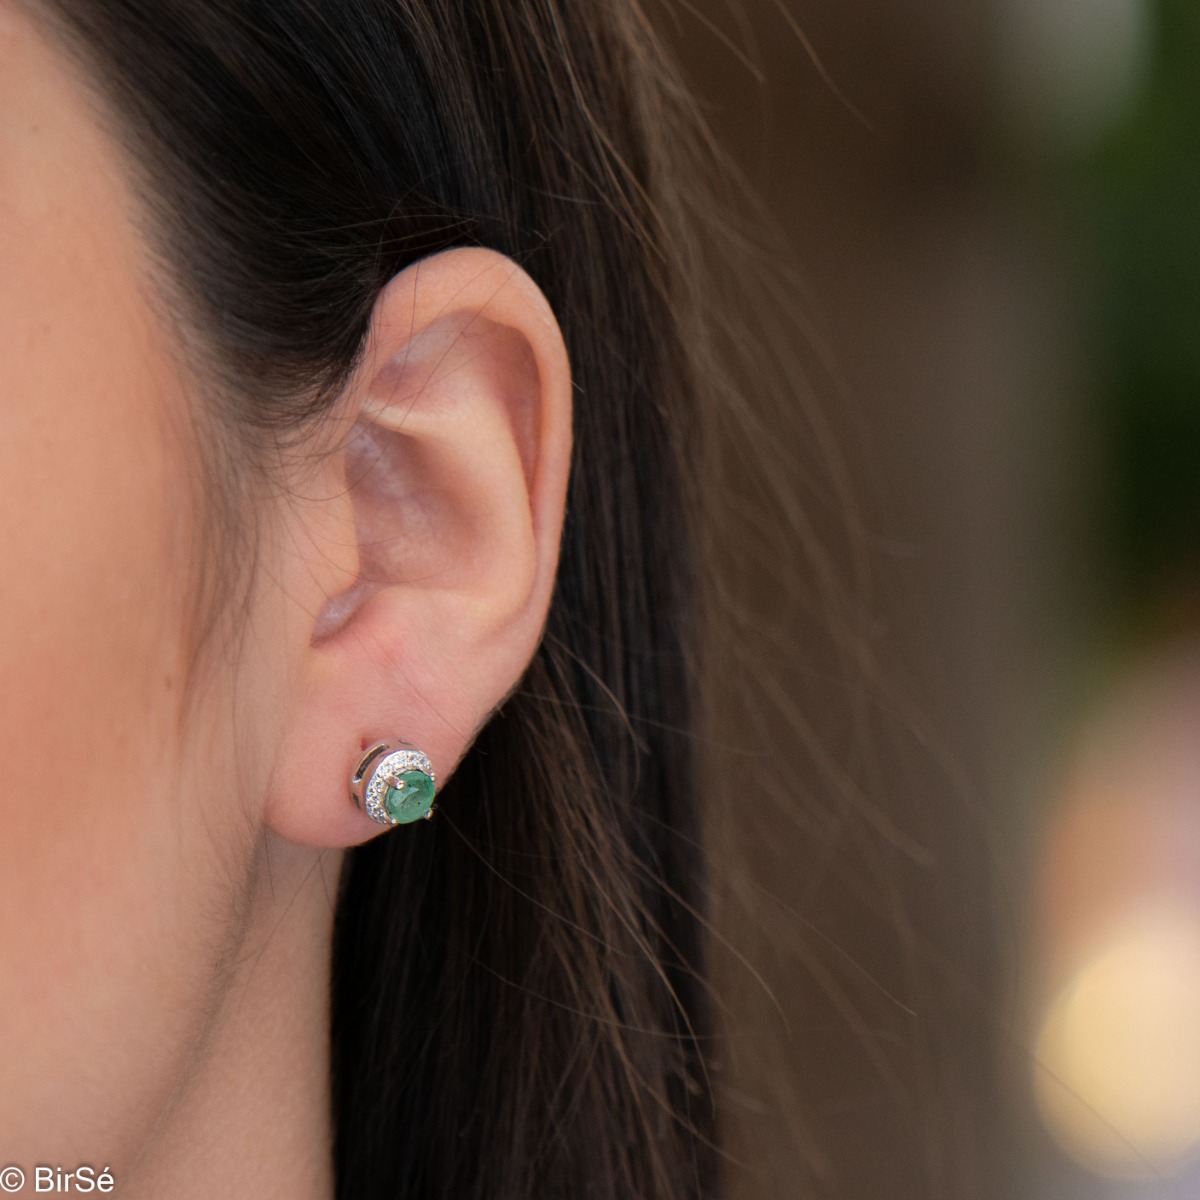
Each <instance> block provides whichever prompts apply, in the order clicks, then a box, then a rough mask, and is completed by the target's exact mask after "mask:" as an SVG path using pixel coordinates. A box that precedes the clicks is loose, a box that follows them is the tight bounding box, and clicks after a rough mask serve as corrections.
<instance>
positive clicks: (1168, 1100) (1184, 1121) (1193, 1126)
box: [1035, 906, 1200, 1178]
mask: <svg viewBox="0 0 1200 1200" xmlns="http://www.w3.org/2000/svg"><path fill="white" fill-rule="evenodd" d="M1035 1071H1036V1079H1035V1085H1036V1091H1037V1098H1038V1105H1039V1108H1040V1110H1041V1113H1042V1116H1043V1119H1044V1120H1045V1122H1046V1125H1047V1127H1048V1128H1049V1129H1050V1131H1051V1132H1052V1133H1053V1134H1054V1135H1055V1137H1056V1138H1057V1139H1058V1141H1059V1142H1060V1143H1061V1145H1062V1146H1063V1148H1064V1149H1065V1150H1066V1151H1067V1152H1068V1153H1070V1154H1071V1155H1072V1156H1073V1157H1074V1158H1075V1159H1077V1160H1078V1161H1079V1162H1081V1163H1082V1164H1083V1165H1084V1166H1086V1167H1088V1168H1089V1169H1090V1170H1092V1171H1094V1172H1096V1173H1097V1174H1101V1175H1107V1176H1112V1177H1126V1178H1137V1177H1153V1176H1156V1175H1160V1174H1163V1173H1169V1172H1172V1171H1174V1170H1176V1169H1177V1168H1178V1167H1179V1166H1180V1165H1181V1163H1182V1162H1183V1161H1186V1160H1187V1159H1189V1158H1191V1157H1192V1156H1193V1155H1194V1154H1196V1152H1197V1150H1200V909H1195V910H1188V909H1183V908H1178V907H1173V906H1172V907H1159V908H1152V909H1148V910H1146V911H1143V912H1142V913H1140V914H1138V915H1137V916H1136V917H1130V918H1128V919H1127V920H1126V921H1125V922H1123V923H1122V925H1121V927H1120V929H1119V930H1117V931H1116V932H1115V934H1114V936H1112V937H1111V939H1109V940H1108V941H1107V943H1106V944H1105V945H1104V947H1103V949H1102V950H1101V951H1100V952H1099V953H1098V954H1096V955H1095V956H1094V957H1093V958H1092V959H1091V960H1090V961H1089V962H1088V963H1087V965H1086V966H1084V968H1083V969H1082V970H1081V971H1079V972H1078V974H1077V975H1076V976H1075V978H1074V979H1072V980H1071V982H1070V983H1069V984H1068V985H1067V986H1066V987H1065V988H1064V989H1063V990H1062V992H1061V993H1060V994H1059V996H1058V998H1057V999H1056V1000H1055V1001H1054V1003H1053V1004H1052V1005H1051V1006H1050V1009H1049V1011H1048V1013H1047V1015H1046V1018H1045V1021H1044V1023H1043V1025H1042V1029H1041V1034H1040V1037H1039V1039H1038V1044H1037V1066H1036V1068H1035Z"/></svg>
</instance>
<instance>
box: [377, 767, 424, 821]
mask: <svg viewBox="0 0 1200 1200" xmlns="http://www.w3.org/2000/svg"><path fill="white" fill-rule="evenodd" d="M383 807H384V808H385V809H386V810H387V815H388V816H389V817H391V819H392V820H393V821H394V822H395V823H396V824H397V825H407V824H408V823H409V821H419V820H420V819H421V818H422V817H427V816H429V812H430V810H431V809H432V808H433V780H432V779H430V778H429V776H428V775H426V774H425V772H424V771H405V772H403V773H402V774H400V775H397V776H396V778H395V779H393V780H392V786H391V787H389V788H388V790H387V791H386V792H385V793H384V797H383Z"/></svg>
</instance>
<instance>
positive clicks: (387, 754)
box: [350, 738, 437, 825]
mask: <svg viewBox="0 0 1200 1200" xmlns="http://www.w3.org/2000/svg"><path fill="white" fill-rule="evenodd" d="M436 793H437V776H436V775H434V773H433V764H432V763H431V762H430V761H429V759H428V758H426V757H425V755H424V754H422V753H421V751H420V750H415V749H413V747H412V746H410V745H409V744H408V743H407V742H402V741H400V740H399V739H398V738H393V739H391V740H386V741H381V742H376V743H375V744H374V745H373V746H371V747H370V749H368V750H366V751H364V752H363V757H362V759H361V760H360V761H359V764H358V766H357V767H355V769H354V774H353V775H351V777H350V799H351V800H353V801H354V804H355V806H356V807H358V808H361V809H362V810H363V811H364V812H365V813H366V814H367V816H368V817H370V818H371V820H372V821H378V822H379V824H380V825H408V824H410V823H411V822H413V821H420V820H422V819H425V820H428V819H429V818H430V817H432V816H433V809H434V797H435V795H436Z"/></svg>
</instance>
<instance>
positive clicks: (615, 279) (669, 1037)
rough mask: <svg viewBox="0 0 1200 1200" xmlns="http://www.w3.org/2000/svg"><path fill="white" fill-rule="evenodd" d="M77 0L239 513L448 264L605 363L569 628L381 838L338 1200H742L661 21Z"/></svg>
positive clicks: (392, 5) (582, 457)
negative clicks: (509, 266)
mask: <svg viewBox="0 0 1200 1200" xmlns="http://www.w3.org/2000/svg"><path fill="white" fill-rule="evenodd" d="M44 9H45V11H46V13H48V14H49V16H50V19H51V21H52V24H53V26H54V27H55V28H56V29H57V31H58V33H59V34H60V35H61V36H63V37H65V39H66V41H67V44H68V45H69V47H70V48H71V49H72V50H73V52H74V53H75V54H76V55H77V56H79V57H81V58H82V59H83V60H84V62H85V63H86V65H87V66H88V68H89V70H90V74H91V77H92V78H94V79H95V80H96V81H98V83H99V86H100V89H101V91H102V93H103V95H104V97H105V99H106V101H107V102H108V105H107V106H108V107H109V108H110V109H111V111H112V112H113V113H114V114H116V117H117V121H116V126H117V128H116V132H117V133H118V135H119V137H120V138H121V139H122V140H123V142H124V143H125V145H126V146H127V148H128V149H129V151H130V158H131V161H132V163H133V168H134V173H135V178H136V179H138V180H139V181H140V185H141V193H142V199H143V201H144V205H145V210H146V212H147V213H148V214H149V215H150V216H149V221H148V227H147V233H148V235H149V240H150V244H151V245H152V246H153V247H154V248H155V250H156V251H157V253H158V256H159V259H160V265H161V268H162V274H163V278H164V280H165V281H166V285H165V286H166V291H167V292H168V293H169V294H170V295H171V297H172V300H173V305H172V307H173V310H174V311H177V313H178V315H179V317H180V320H179V325H180V328H181V331H182V336H183V337H184V339H185V341H187V342H188V344H189V345H190V347H191V349H192V350H193V351H194V356H195V359H196V361H197V362H198V363H199V364H201V365H202V367H203V369H204V371H205V373H206V378H207V379H208V380H209V382H210V384H211V386H209V387H208V388H207V389H206V390H205V395H206V397H207V399H208V403H209V405H210V407H211V408H212V412H211V414H210V416H211V417H212V418H213V422H214V427H215V428H218V429H220V430H224V431H226V438H227V441H228V442H229V446H228V447H227V450H228V453H226V455H225V457H224V459H223V460H222V462H221V468H220V470H219V471H217V472H216V473H215V474H214V480H218V481H219V480H224V481H225V483H224V486H223V487H222V489H220V491H221V493H223V494H226V495H236V493H237V489H236V488H233V489H231V488H230V487H229V485H228V479H229V476H230V473H231V472H236V471H237V470H239V469H243V470H244V467H243V468H239V467H238V461H239V459H240V460H243V461H244V460H245V459H246V458H247V457H255V456H257V458H258V459H262V456H263V451H264V447H270V446H274V447H279V446H280V445H282V444H284V443H286V442H289V441H294V440H295V435H300V434H302V433H303V432H304V431H305V430H306V429H308V428H310V427H311V426H312V425H313V424H314V422H317V421H319V418H320V416H321V414H322V413H323V412H325V411H326V410H327V409H328V407H329V405H330V404H332V403H333V401H334V400H335V398H336V397H337V395H338V393H339V390H340V388H341V387H342V385H343V384H344V382H345V380H346V378H347V376H348V375H349V373H350V372H351V371H352V370H353V368H354V366H355V364H356V361H357V356H358V354H359V352H360V349H361V347H362V344H363V340H364V334H365V332H366V329H367V326H368V322H369V319H370V315H371V311H372V307H373V304H374V302H375V300H376V297H377V296H378V295H379V293H380V291H381V289H382V288H383V286H384V285H385V284H386V283H387V281H388V280H389V279H390V278H391V277H392V276H393V275H395V274H396V273H397V272H398V271H400V270H402V269H403V268H404V267H406V266H408V265H409V264H410V263H412V262H414V261H416V260H417V259H418V258H420V257H422V256H423V255H427V254H429V253H431V252H435V251H438V250H442V249H445V248H449V247H452V246H462V245H480V246H487V247H490V248H493V249H495V250H498V251H500V252H502V253H505V254H508V255H511V256H512V257H513V258H514V259H515V260H516V261H517V262H519V263H520V264H521V265H522V266H523V267H524V268H525V269H526V270H527V271H528V272H529V273H530V275H531V276H532V277H533V278H534V279H535V280H536V281H537V282H538V283H539V284H540V286H541V287H542V289H543V290H544V292H545V294H546V295H547V297H548V298H549V300H550V303H551V304H552V306H553V308H554V310H555V311H556V313H557V314H558V317H559V320H560V324H561V326H562V330H563V334H564V337H565V339H566V342H567V347H568V351H569V354H570V357H571V362H572V366H573V377H574V386H575V390H576V393H577V396H576V417H575V436H576V451H575V456H574V460H573V465H572V478H571V486H570V496H569V503H568V513H567V520H566V528H565V532H564V536H563V544H562V552H561V562H560V567H559V576H558V583H557V591H556V595H555V598H554V602H553V605H552V611H551V613H550V617H549V622H548V625H547V628H546V631H545V636H544V640H543V641H542V644H541V646H540V648H539V650H538V652H537V654H536V656H535V659H534V661H533V663H532V665H531V667H530V668H529V671H528V673H527V675H526V677H525V678H524V680H523V683H522V685H521V686H520V687H519V688H518V690H517V691H516V692H515V694H513V695H512V696H511V698H510V699H509V700H508V701H507V702H506V704H505V705H504V707H503V709H502V711H501V712H499V713H498V714H496V716H495V717H494V719H493V720H492V721H491V722H490V723H489V724H488V725H487V727H486V728H485V729H484V730H483V731H482V732H481V733H480V735H479V737H478V739H477V741H476V743H475V746H474V748H473V750H472V751H471V752H470V753H469V755H468V757H467V758H466V760H465V761H464V762H463V763H462V765H461V766H460V767H459V769H458V771H457V772H456V774H455V776H454V777H453V778H452V779H451V780H450V781H449V783H448V785H447V786H446V788H445V791H444V798H443V800H442V804H441V810H442V812H443V814H444V819H443V820H441V821H438V822H435V823H433V824H432V825H430V826H429V827H428V828H422V829H421V830H419V831H416V835H415V836H411V835H410V836H408V837H405V838H399V837H385V838H381V839H378V840H376V841H374V842H372V843H370V844H368V845H365V846H363V847H361V848H358V849H356V850H355V851H353V852H352V853H351V854H350V856H349V859H348V862H347V865H346V869H345V872H344V875H343V884H342V891H341V894H340V896H339V898H338V907H337V924H336V934H335V952H334V964H333V988H334V994H333V1072H334V1081H333V1082H334V1096H335V1117H336V1170H337V1187H338V1195H339V1196H341V1197H345V1198H346V1200H364V1198H372V1200H374V1198H376V1197H378V1198H382V1197H393V1196H394V1197H422V1198H433V1197H445V1198H446V1200H451V1198H453V1200H469V1198H470V1197H478V1198H480V1200H483V1198H484V1197H487V1198H488V1200H518V1198H525V1197H532V1196H538V1197H542V1198H550V1197H562V1198H563V1200H585V1198H587V1197H595V1198H596V1200H618V1197H619V1198H621V1200H627V1198H629V1197H633V1196H637V1197H639V1198H641V1200H683V1198H684V1197H699V1196H702V1195H707V1194H709V1191H710V1188H711V1186H712V1180H713V1177H714V1173H713V1156H712V1153H711V1150H710V1144H711V1138H712V1132H713V1101H712V1097H711V1094H710V1089H709V1085H708V1082H707V1080H706V1075H705V1071H704V1068H703V1064H702V1061H701V1058H702V1056H701V1051H700V1047H701V1042H702V1039H703V1038H704V1037H705V1034H706V1031H707V1029H708V1026H709V1022H708V1017H707V1013H706V1004H705V1002H704V990H703V986H702V983H701V980H702V976H703V968H702V954H701V945H700V935H699V934H700V927H701V913H702V909H703V879H702V858H701V855H700V854H699V852H698V848H697V847H698V840H699V837H698V825H697V800H696V797H697V780H696V772H695V764H694V746H693V741H692V730H693V725H694V722H693V699H692V694H693V687H692V681H691V679H690V676H689V670H690V666H689V662H690V659H689V649H688V647H689V639H690V637H691V629H692V624H693V620H692V613H691V611H690V608H689V596H690V595H691V593H692V585H691V581H690V573H691V567H690V564H689V536H688V530H687V525H686V513H687V511H688V507H689V506H688V503H687V497H686V496H685V485H684V482H683V472H682V470H681V463H682V462H683V461H684V460H685V459H686V457H687V455H688V453H689V450H688V447H689V444H690V442H691V439H692V436H693V433H694V430H695V424H696V422H695V416H694V413H693V404H694V397H695V394H696V389H695V388H694V387H693V383H692V379H691V376H690V372H689V363H690V362H691V361H692V360H691V358H690V356H689V354H688V352H687V347H686V346H685V340H686V331H685V329H684V327H683V325H682V323H681V315H680V314H683V313H686V312H687V311H688V308H687V305H686V303H685V301H686V297H685V295H684V294H683V291H682V287H683V279H682V276H681V273H680V268H681V266H682V262H681V255H682V253H683V247H684V245H685V243H684V242H683V241H681V236H680V228H679V220H678V218H679V211H678V210H679V201H678V198H677V197H676V196H675V195H674V194H673V192H672V187H673V185H674V179H675V174H674V172H673V169H672V161H673V159H674V157H675V152H674V150H673V149H672V147H671V146H670V145H669V144H667V142H666V141H665V140H664V139H663V137H662V132H663V130H664V128H671V126H670V123H669V122H668V123H667V124H666V125H664V122H663V120H662V114H661V112H660V110H661V109H663V108H665V107H670V106H673V105H674V104H675V103H676V95H677V87H676V84H675V82H674V81H673V80H672V78H671V77H670V75H669V74H668V73H667V72H666V71H665V69H664V67H663V65H662V63H661V61H660V59H659V56H658V53H657V51H656V49H655V43H654V38H653V36H652V34H651V32H650V30H649V27H648V26H647V24H646V23H645V21H644V20H643V18H642V17H641V15H640V14H639V12H638V10H637V8H636V5H635V4H632V3H628V4H627V3H610V2H595V0H588V2H587V3H560V2H558V0H478V2H473V3H459V2H457V0H270V2H257V3H256V2H251V0H245V2H239V3H236V4H233V3H221V2H219V0H96V2H89V0H54V2H53V3H46V4H45V5H44ZM679 132H680V127H679V126H676V127H675V128H674V134H675V135H676V136H678V134H679ZM228 510H229V511H228V513H227V516H228V517H229V519H230V520H236V518H237V517H238V512H237V505H236V503H235V502H234V501H230V502H229V503H228ZM243 516H244V514H243ZM226 541H228V539H226ZM501 813H502V814H503V815H502V817H501V816H500V815H499V814H501Z"/></svg>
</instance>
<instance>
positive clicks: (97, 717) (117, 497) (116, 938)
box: [0, 107, 236, 1163]
mask: <svg viewBox="0 0 1200 1200" xmlns="http://www.w3.org/2000/svg"><path fill="white" fill-rule="evenodd" d="M3 119H4V121H6V122H8V123H9V128H8V130H7V136H8V143H7V147H6V149H7V151H8V152H9V153H10V156H9V158H8V159H7V163H8V167H9V169H10V174H9V175H8V177H7V178H0V184H3V185H5V186H0V1130H3V1132H4V1137H5V1145H6V1147H7V1150H6V1152H8V1153H10V1154H11V1155H13V1156H16V1160H17V1161H32V1158H30V1157H28V1156H32V1155H45V1156H53V1155H58V1156H60V1158H61V1161H64V1162H66V1161H78V1157H77V1156H79V1155H83V1156H84V1157H85V1158H86V1157H87V1156H88V1155H93V1156H94V1157H95V1161H96V1162H98V1163H99V1162H100V1161H104V1162H113V1161H115V1160H116V1159H117V1158H118V1156H119V1155H120V1154H121V1153H122V1147H123V1146H129V1145H130V1144H131V1142H132V1140H133V1139H134V1138H136V1136H137V1131H138V1128H139V1127H140V1126H142V1125H144V1124H145V1123H148V1121H149V1120H150V1117H151V1115H152V1113H153V1112H154V1111H155V1109H156V1108H157V1107H158V1106H159V1105H160V1104H161V1102H162V1100H163V1099H164V1097H165V1093H166V1091H167V1089H168V1088H169V1086H170V1085H171V1083H172V1082H173V1080H174V1074H175V1072H176V1070H177V1064H178V1063H179V1062H180V1061H181V1060H182V1056H183V1055H184V1054H185V1052H186V1050H187V1048H188V1046H189V1044H190V1043H191V1042H192V1041H193V1039H194V1038H195V1037H196V1036H197V1032H198V1029H199V1028H200V1026H199V1024H198V1023H199V1022H201V1021H202V1019H203V1017H202V1014H203V1012H204V1010H205V1005H206V1003H207V1002H208V1000H209V996H208V995H207V989H209V988H210V987H211V980H212V978H213V977H214V972H215V970H216V968H215V962H216V960H217V955H218V952H219V949H220V945H221V940H222V938H223V937H224V934H225V930H224V926H223V924H222V920H223V917H222V914H224V913H227V912H229V911H230V909H231V906H232V903H233V898H232V896H231V895H230V892H231V889H232V888H233V887H234V886H235V884H232V883H231V882H230V880H231V878H232V879H236V866H235V865H232V864H231V863H230V862H229V861H228V858H226V860H225V861H222V860H221V857H220V854H219V853H218V849H217V848H218V847H226V848H228V846H229V837H228V836H227V834H228V827H230V826H231V825H232V824H233V823H234V822H235V816H234V813H233V804H232V801H231V800H228V799H224V798H228V797H232V795H233V794H234V791H235V789H234V788H233V786H232V766H231V764H229V763H227V762H224V761H223V760H222V758H221V757H220V755H212V754H208V755H207V764H206V765H207V772H206V774H205V776H204V777H203V778H202V779H201V778H198V777H196V776H195V775H194V773H193V772H191V771H190V769H189V765H188V759H189V755H191V754H192V753H193V751H192V750H190V749H189V747H190V746H197V745H200V744H202V743H204V742H205V740H206V737H205V727H204V722H205V718H204V715H203V713H202V714H200V716H199V717H198V718H197V719H196V721H195V722H194V723H193V724H192V725H190V726H189V729H188V738H187V739H186V740H185V739H184V738H182V737H181V731H180V728H179V720H178V713H179V707H180V687H181V683H182V677H181V662H182V645H183V639H182V632H183V630H182V622H183V614H184V612H185V611H186V608H185V600H186V597H185V596H184V595H183V587H182V581H183V580H184V579H186V578H187V575H186V570H185V568H186V565H187V564H186V556H187V555H188V554H189V552H190V550H191V548H192V545H193V540H192V534H191V530H190V528H189V519H188V512H189V507H190V490H189V485H188V483H187V482H186V475H185V473H184V471H183V470H182V469H181V468H182V467H183V466H184V465H185V459H184V458H183V454H184V451H183V449H182V447H181V443H180V441H179V439H178V438H177V437H175V436H174V433H173V431H174V430H176V429H178V428H179V427H180V422H179V421H178V420H176V419H175V417H174V416H173V415H172V414H180V413H182V412H184V411H185V407H184V406H185V397H184V396H183V393H182V389H181V388H180V386H179V383H178V379H177V377H176V376H175V373H174V371H173V370H172V368H171V365H170V359H169V356H168V355H167V354H166V353H165V352H164V348H163V343H161V341H160V339H159V338H158V336H157V335H156V334H155V332H154V329H155V326H154V322H153V319H152V313H151V311H150V309H149V306H148V305H147V303H146V302H145V299H144V297H143V296H142V295H141V293H140V291H139V288H138V286H137V283H136V278H137V276H136V272H135V271H134V269H133V265H132V264H133V263H134V262H135V261H136V254H135V249H136V247H135V244H134V242H133V238H132V236H131V235H130V234H129V233H128V232H127V228H126V224H125V222H124V221H123V220H122V218H121V211H120V205H119V203H118V202H117V199H116V198H115V197H114V196H113V195H112V194H110V191H109V190H108V188H109V185H108V184H107V183H106V179H107V176H106V168H105V164H104V162H102V161H100V160H98V159H96V156H95V154H94V152H93V150H92V147H91V146H90V144H89V143H87V141H86V140H85V139H80V138H78V137H75V136H74V135H73V133H72V130H71V128H69V127H59V128H55V127H54V124H53V122H52V121H50V120H49V118H45V119H43V121H42V122H41V126H40V139H41V142H40V144H41V145H42V146H44V147H45V154H46V155H47V160H46V161H45V162H42V161H40V160H39V159H38V155H39V153H41V151H40V150H39V149H38V146H37V145H34V144H22V145H21V147H20V149H21V150H22V153H23V155H24V157H23V158H21V159H20V168H21V169H20V172H18V173H17V174H18V175H19V180H17V181H14V175H13V174H12V173H11V170H12V164H13V157H12V155H13V153H15V152H14V141H20V139H19V138H18V137H17V134H16V133H15V132H14V129H13V127H12V124H13V121H14V120H15V117H14V113H13V109H12V108H11V107H10V108H9V110H8V111H7V112H5V113H4V114H3ZM18 132H19V131H18ZM0 148H5V147H4V144H3V141H2V139H0ZM67 166H69V167H70V168H71V170H72V173H73V174H74V175H78V176H80V177H81V178H82V180H83V181H84V182H85V183H86V185H87V186H86V189H85V193H86V194H85V195H80V194H79V193H78V188H79V187H80V184H78V183H76V184H74V185H72V184H71V181H70V180H66V179H64V178H61V177H60V176H61V175H62V172H63V170H64V169H65V168H66V167H67ZM18 184H19V186H18ZM73 187H74V188H75V190H74V191H73V190H72V188H73ZM212 740H213V742H214V743H217V742H219V739H217V738H213V739H212ZM188 779H193V780H195V782H194V783H193V784H192V785H191V786H192V790H191V791H188V790H187V788H185V785H184V781H185V780H188ZM199 788H202V789H203V791H202V793H201V791H198V790H196V789H199ZM222 826H225V827H226V828H222ZM22 1156H26V1157H25V1158H22ZM47 1160H48V1161H49V1160H50V1159H49V1157H48V1159H47Z"/></svg>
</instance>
